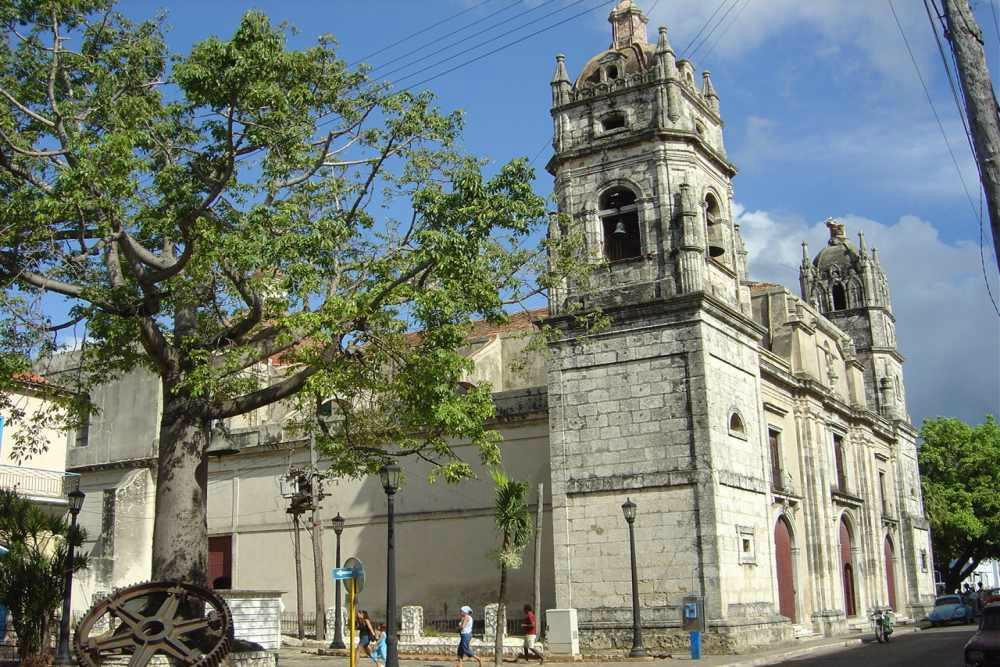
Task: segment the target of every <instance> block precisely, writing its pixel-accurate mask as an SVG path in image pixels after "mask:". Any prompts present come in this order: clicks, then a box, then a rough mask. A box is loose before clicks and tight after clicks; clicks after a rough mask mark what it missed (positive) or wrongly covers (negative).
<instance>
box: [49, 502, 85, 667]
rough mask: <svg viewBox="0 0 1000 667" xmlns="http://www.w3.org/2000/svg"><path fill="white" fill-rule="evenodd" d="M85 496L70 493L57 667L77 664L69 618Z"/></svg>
mask: <svg viewBox="0 0 1000 667" xmlns="http://www.w3.org/2000/svg"><path fill="white" fill-rule="evenodd" d="M85 497H86V496H85V494H84V493H83V491H81V490H80V489H79V488H76V489H74V490H72V491H70V492H69V515H70V524H69V535H68V536H67V539H66V570H65V578H64V579H63V587H64V589H63V608H62V618H60V619H59V648H58V650H57V652H56V660H55V664H56V665H74V664H76V663H75V662H74V660H73V658H72V657H70V654H69V620H70V619H69V616H70V601H71V598H72V595H73V561H74V559H75V556H74V553H73V552H74V547H73V540H74V539H76V517H77V515H78V514H80V508H81V507H83V499H84V498H85Z"/></svg>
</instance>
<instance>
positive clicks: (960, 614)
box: [927, 595, 976, 625]
mask: <svg viewBox="0 0 1000 667" xmlns="http://www.w3.org/2000/svg"><path fill="white" fill-rule="evenodd" d="M975 618H976V610H975V608H973V607H972V606H971V605H967V604H965V602H964V601H963V600H962V596H961V595H942V596H940V597H938V599H936V600H934V608H933V609H931V613H929V614H927V620H928V621H930V622H931V625H944V624H945V623H972V621H973V620H974V619H975Z"/></svg>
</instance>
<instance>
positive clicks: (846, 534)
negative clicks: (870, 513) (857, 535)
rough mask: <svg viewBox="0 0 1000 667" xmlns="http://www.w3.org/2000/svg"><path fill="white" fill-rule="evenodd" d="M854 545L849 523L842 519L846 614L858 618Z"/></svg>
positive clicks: (841, 554)
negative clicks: (853, 560) (853, 559)
mask: <svg viewBox="0 0 1000 667" xmlns="http://www.w3.org/2000/svg"><path fill="white" fill-rule="evenodd" d="M853 546H854V545H853V543H852V540H851V529H850V528H848V527H847V521H845V520H844V519H843V518H841V519H840V564H841V569H842V571H843V573H844V613H845V614H846V615H847V616H848V617H851V616H856V615H857V613H858V609H857V601H856V599H855V595H854V563H853V562H852V558H853V555H854V554H853V551H854V549H853Z"/></svg>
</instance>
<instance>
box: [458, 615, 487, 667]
mask: <svg viewBox="0 0 1000 667" xmlns="http://www.w3.org/2000/svg"><path fill="white" fill-rule="evenodd" d="M460 611H461V615H460V616H459V620H458V628H459V629H458V660H457V661H456V662H455V667H462V660H463V659H465V658H475V659H476V662H477V663H479V667H483V661H482V660H480V659H479V656H478V655H476V654H475V653H473V652H472V607H470V606H469V605H463V606H462V609H461V610H460Z"/></svg>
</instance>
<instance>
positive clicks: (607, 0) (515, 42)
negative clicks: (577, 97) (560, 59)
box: [399, 0, 615, 92]
mask: <svg viewBox="0 0 1000 667" xmlns="http://www.w3.org/2000/svg"><path fill="white" fill-rule="evenodd" d="M614 1H615V0H601V1H600V2H598V3H597V4H596V5H594V6H592V7H589V8H587V9H584V10H583V11H580V12H577V13H576V14H573V15H572V16H570V17H568V18H565V19H563V20H561V21H557V22H556V23H553V24H551V25H547V26H545V27H544V28H540V29H538V30H535V31H534V32H530V33H528V34H527V35H524V36H523V37H519V38H518V39H515V40H513V41H511V42H507V43H506V44H503V45H501V46H498V47H497V48H495V49H491V50H490V51H487V52H486V53H483V54H480V55H478V56H476V57H475V58H470V59H469V60H466V61H465V62H463V63H460V64H458V65H455V66H454V67H451V68H449V69H446V70H444V71H443V72H438V73H437V74H434V75H433V76H429V77H427V78H426V79H422V80H421V81H418V82H416V83H414V84H412V85H409V86H407V87H406V88H403V89H402V90H400V91H399V92H406V91H408V90H412V89H413V88H416V87H417V86H422V85H424V84H425V83H429V82H431V81H434V80H435V79H438V78H440V77H442V76H444V75H446V74H451V73H452V72H454V71H456V70H459V69H461V68H463V67H467V66H469V65H471V64H472V63H475V62H479V61H480V60H482V59H483V58H487V57H489V56H491V55H493V54H495V53H499V52H500V51H503V50H505V49H508V48H510V47H512V46H516V45H518V44H520V43H521V42H525V41H527V40H528V39H531V38H532V37H535V36H536V35H540V34H542V33H543V32H547V31H549V30H551V29H552V28H557V27H559V26H561V25H563V24H565V23H569V22H570V21H572V20H573V19H575V18H579V17H581V16H583V15H584V14H589V13H590V12H592V11H594V10H595V9H598V8H600V7H601V6H603V5H607V4H609V3H611V2H614ZM574 4H575V3H574ZM491 41H492V40H491ZM487 43H488V42H487ZM476 48H478V47H476ZM473 50H475V48H473V49H468V51H473ZM459 55H462V54H459Z"/></svg>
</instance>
